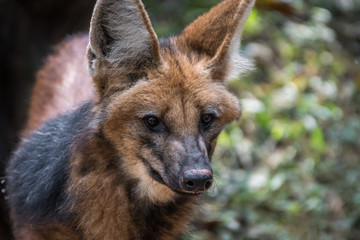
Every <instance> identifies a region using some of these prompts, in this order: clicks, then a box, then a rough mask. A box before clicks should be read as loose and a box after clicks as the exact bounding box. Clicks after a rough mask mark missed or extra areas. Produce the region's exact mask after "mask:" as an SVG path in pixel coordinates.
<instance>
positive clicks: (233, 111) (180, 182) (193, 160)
mask: <svg viewBox="0 0 360 240" xmlns="http://www.w3.org/2000/svg"><path fill="white" fill-rule="evenodd" d="M254 1H255V0H225V1H223V2H221V3H220V4H218V5H217V6H215V7H214V8H212V9H211V10H210V11H209V12H207V13H205V14H204V15H202V16H201V17H199V18H198V19H196V20H195V21H194V22H193V23H191V24H190V25H189V26H187V27H186V28H185V29H184V31H183V32H182V33H181V34H179V35H178V36H175V37H171V38H169V39H162V40H160V41H159V40H158V38H157V36H156V34H155V32H154V30H153V28H152V26H151V23H150V20H149V17H148V15H147V13H146V11H145V9H144V6H143V4H142V3H141V1H140V0H121V1H119V0H99V1H98V2H97V4H96V6H95V10H94V13H93V17H92V21H91V28H90V43H89V46H88V54H87V55H88V64H89V65H88V66H89V71H90V73H91V76H92V78H93V81H94V84H95V86H96V89H97V98H96V103H95V106H96V108H97V109H98V112H101V114H102V115H106V118H104V119H105V120H104V122H103V131H104V134H105V137H106V138H107V139H108V140H109V141H110V142H111V143H112V144H113V145H114V146H115V149H116V151H117V152H118V153H119V161H118V163H117V164H118V166H119V167H121V168H122V169H125V173H126V174H127V175H128V176H129V177H130V178H132V179H134V180H137V181H138V182H139V187H138V188H137V191H138V192H139V194H140V195H141V196H143V197H147V198H149V199H150V200H152V201H153V202H160V203H161V202H167V201H169V200H171V199H173V198H174V197H175V196H176V195H177V194H181V195H196V194H199V193H202V192H205V191H206V190H208V189H209V188H210V186H211V184H212V181H213V176H212V169H211V165H210V161H211V155H212V153H213V151H214V148H215V145H216V139H217V136H218V135H219V133H220V132H221V130H222V129H223V127H224V125H226V124H227V123H229V122H231V121H233V120H235V119H237V118H239V116H240V113H241V109H240V104H239V102H238V100H237V98H236V97H235V96H234V95H232V94H231V93H230V92H229V91H228V90H227V89H226V80H227V79H229V78H230V77H232V76H233V75H234V74H237V73H240V72H243V71H244V70H246V69H248V68H249V66H250V64H249V62H248V61H246V60H245V59H244V58H242V57H240V56H239V53H238V51H239V44H240V39H241V33H242V29H243V26H244V23H245V20H246V19H247V17H248V16H249V14H250V11H251V9H252V6H253V4H254ZM99 114H100V113H99Z"/></svg>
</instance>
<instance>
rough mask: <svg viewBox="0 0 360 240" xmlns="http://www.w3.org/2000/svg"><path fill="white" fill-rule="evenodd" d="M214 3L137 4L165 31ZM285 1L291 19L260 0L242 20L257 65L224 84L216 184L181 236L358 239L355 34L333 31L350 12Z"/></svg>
mask: <svg viewBox="0 0 360 240" xmlns="http://www.w3.org/2000/svg"><path fill="white" fill-rule="evenodd" d="M216 2H217V1H213V0H212V1H208V0H193V1H190V0H186V1H185V0H184V1H170V0H166V1H161V4H160V1H158V4H154V3H153V2H152V3H150V1H145V4H146V3H148V4H146V5H148V6H147V7H148V9H150V12H152V13H153V15H151V17H152V19H154V21H155V23H154V25H155V28H156V31H157V32H158V33H159V35H168V34H169V33H170V34H175V33H178V32H179V31H180V30H181V29H182V28H183V27H184V25H185V24H187V23H189V22H190V21H191V20H192V19H194V18H195V17H196V16H197V15H199V14H201V13H203V12H205V11H207V10H208V8H209V7H211V6H213V5H214V4H216ZM265 2H266V3H268V2H278V1H268V0H258V3H265ZM287 2H288V3H289V4H290V6H291V7H293V9H294V12H292V13H291V14H290V15H289V14H285V15H286V16H285V15H283V14H281V11H279V10H278V9H277V10H276V11H275V10H271V9H269V8H267V9H266V10H264V9H262V8H260V6H262V5H260V4H259V8H256V9H255V10H254V11H253V13H252V15H251V16H250V18H249V21H248V22H247V25H246V28H245V32H244V39H243V44H242V51H243V52H244V53H245V54H246V55H248V56H249V57H251V58H253V59H254V61H255V65H256V70H255V71H253V72H251V73H249V74H248V75H247V76H245V77H241V78H240V79H235V80H234V81H232V82H231V83H230V86H229V87H230V89H231V90H232V91H233V92H234V93H236V94H237V95H238V96H239V98H240V100H241V102H242V105H243V109H244V110H243V116H242V118H241V120H240V121H239V122H237V123H233V124H231V125H230V126H229V127H228V128H227V129H226V130H225V131H224V132H223V133H222V134H221V135H220V136H219V139H218V147H217V150H216V152H215V154H214V160H213V166H214V171H215V176H216V182H215V184H214V185H215V186H214V187H213V189H212V191H210V192H209V194H208V195H207V196H205V197H204V198H205V200H206V201H205V204H204V205H202V207H201V210H200V217H199V219H198V221H196V222H197V223H199V224H197V225H195V226H194V229H193V231H192V232H191V234H189V236H188V237H187V238H188V239H199V240H201V239H204V240H213V239H214V240H215V239H223V240H227V239H229V240H230V239H244V240H255V239H266V240H272V239H274V240H290V239H291V240H294V239H299V240H300V239H301V240H307V239H309V240H339V239H348V240H352V239H354V240H355V239H360V208H359V206H360V184H359V179H360V117H359V113H360V70H359V69H360V50H359V51H357V52H356V51H354V49H355V50H356V49H360V44H359V39H360V37H359V36H358V35H354V34H352V35H351V34H350V33H349V34H348V35H344V34H343V33H342V32H341V29H339V28H337V27H336V26H338V23H340V22H341V23H343V25H342V26H345V27H346V26H349V29H351V28H350V27H351V26H352V25H351V24H353V23H352V22H351V21H352V20H351V16H355V15H356V14H357V16H359V14H360V13H359V8H356V7H353V8H351V7H350V8H346V6H345V5H346V4H345V3H346V2H348V3H349V4H350V3H352V2H355V1H339V3H337V4H335V2H333V1H322V0H309V1H295V0H293V1H287ZM340 2H341V3H340ZM315 4H316V5H315ZM344 4H345V5H344ZM354 4H355V3H354ZM344 6H345V7H344ZM355 6H356V5H355ZM165 9H166V10H165ZM355 11H358V12H357V13H356V12H355ZM157 12H161V14H159V15H165V18H163V19H158V18H157ZM164 13H165V14H164ZM346 17H348V18H349V21H347V22H346ZM357 29H358V28H357ZM351 36H355V37H354V38H352V37H351ZM345 43H346V44H345ZM347 43H352V44H347Z"/></svg>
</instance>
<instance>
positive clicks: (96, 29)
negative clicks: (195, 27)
mask: <svg viewBox="0 0 360 240" xmlns="http://www.w3.org/2000/svg"><path fill="white" fill-rule="evenodd" d="M87 56H88V68H89V71H90V74H91V75H92V77H93V78H94V81H95V84H96V85H97V87H98V89H99V90H100V91H102V90H101V89H104V88H105V87H106V86H108V85H109V84H111V83H109V82H102V81H109V80H107V79H109V78H111V77H109V76H111V75H112V74H116V75H120V76H134V75H141V73H142V72H145V71H146V69H148V68H151V67H155V66H157V65H158V64H159V62H160V53H159V43H158V38H157V36H156V34H155V31H154V29H153V27H152V25H151V22H150V19H149V17H148V14H147V12H146V11H145V8H144V5H143V4H142V2H141V1H140V0H98V1H97V3H96V5H95V8H94V12H93V15H92V19H91V24H90V41H89V46H88V53H87Z"/></svg>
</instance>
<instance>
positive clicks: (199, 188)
mask: <svg viewBox="0 0 360 240" xmlns="http://www.w3.org/2000/svg"><path fill="white" fill-rule="evenodd" d="M212 182H213V176H212V172H211V171H210V170H206V169H201V170H195V169H193V170H187V171H185V172H184V175H183V179H182V184H181V185H182V188H183V190H185V191H190V192H193V193H201V192H204V191H206V190H208V189H209V188H210V187H211V184H212Z"/></svg>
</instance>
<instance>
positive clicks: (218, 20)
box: [177, 0, 255, 81]
mask: <svg viewBox="0 0 360 240" xmlns="http://www.w3.org/2000/svg"><path fill="white" fill-rule="evenodd" d="M254 3H255V0H224V1H223V2H221V3H219V4H218V5H216V6H215V7H213V8H212V9H210V11H209V12H207V13H205V14H204V15H202V16H200V17H199V18H198V19H196V20H195V21H194V22H193V23H191V24H190V25H189V26H188V27H186V28H185V29H184V31H183V32H182V33H181V34H180V35H179V36H178V37H177V42H178V44H179V45H180V46H183V47H185V49H186V50H187V51H195V52H197V53H198V54H200V55H206V56H207V57H209V58H210V59H211V60H210V61H209V68H210V69H211V71H212V75H213V78H214V79H217V80H221V81H224V80H227V79H229V78H231V77H234V75H237V74H239V73H242V72H245V71H246V70H248V69H249V68H250V69H251V68H252V64H251V62H250V61H249V60H247V59H245V58H243V57H241V56H240V55H239V46H240V40H241V34H242V31H243V27H244V24H245V21H246V20H247V18H248V17H249V15H250V12H251V9H252V7H253V6H254Z"/></svg>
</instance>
